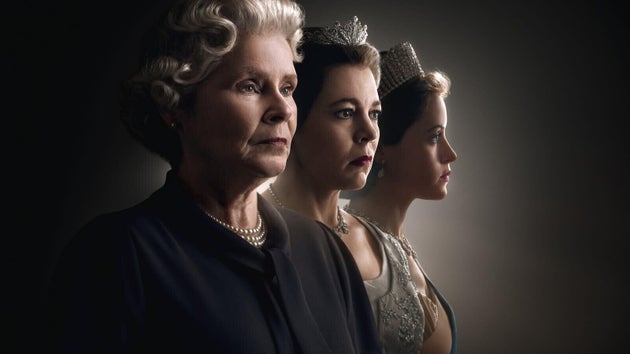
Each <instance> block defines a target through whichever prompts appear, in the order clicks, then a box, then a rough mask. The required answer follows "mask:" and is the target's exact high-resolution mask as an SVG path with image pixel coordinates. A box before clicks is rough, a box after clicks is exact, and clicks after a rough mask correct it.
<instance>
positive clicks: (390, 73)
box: [378, 42, 424, 99]
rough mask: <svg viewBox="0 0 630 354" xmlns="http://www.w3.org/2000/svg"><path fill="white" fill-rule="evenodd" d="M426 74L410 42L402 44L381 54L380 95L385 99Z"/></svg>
mask: <svg viewBox="0 0 630 354" xmlns="http://www.w3.org/2000/svg"><path fill="white" fill-rule="evenodd" d="M422 73H424V71H423V70H422V66H420V60H418V56H417V55H416V52H415V50H413V47H412V46H411V43H409V42H402V43H399V44H397V45H395V46H394V47H392V48H391V49H390V50H388V51H387V52H385V53H383V54H381V83H380V85H379V87H378V94H379V97H380V98H381V99H383V98H384V97H385V96H387V94H389V93H390V92H392V91H393V90H394V89H396V88H398V87H399V86H401V85H403V84H405V83H406V82H408V81H409V80H411V79H413V78H414V77H417V76H419V75H420V74H422Z"/></svg>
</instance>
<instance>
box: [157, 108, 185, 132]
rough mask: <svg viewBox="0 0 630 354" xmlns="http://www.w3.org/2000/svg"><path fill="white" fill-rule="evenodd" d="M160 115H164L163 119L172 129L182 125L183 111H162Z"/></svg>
mask: <svg viewBox="0 0 630 354" xmlns="http://www.w3.org/2000/svg"><path fill="white" fill-rule="evenodd" d="M160 116H161V117H162V121H163V122H164V124H166V126H167V127H169V128H171V129H176V128H178V127H179V126H180V124H181V123H180V122H181V113H179V111H175V112H166V111H161V112H160Z"/></svg>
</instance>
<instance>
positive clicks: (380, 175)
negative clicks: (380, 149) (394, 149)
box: [376, 160, 385, 178]
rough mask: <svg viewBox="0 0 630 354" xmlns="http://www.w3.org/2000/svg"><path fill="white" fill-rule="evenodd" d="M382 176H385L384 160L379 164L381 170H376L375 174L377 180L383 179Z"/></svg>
mask: <svg viewBox="0 0 630 354" xmlns="http://www.w3.org/2000/svg"><path fill="white" fill-rule="evenodd" d="M383 176H385V160H383V161H382V162H381V168H380V169H379V170H378V174H376V177H378V178H383Z"/></svg>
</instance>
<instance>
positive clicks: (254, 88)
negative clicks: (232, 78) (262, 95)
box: [237, 80, 260, 94]
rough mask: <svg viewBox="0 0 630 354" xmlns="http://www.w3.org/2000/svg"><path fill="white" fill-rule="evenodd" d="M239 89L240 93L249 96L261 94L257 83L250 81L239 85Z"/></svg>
mask: <svg viewBox="0 0 630 354" xmlns="http://www.w3.org/2000/svg"><path fill="white" fill-rule="evenodd" d="M237 88H238V90H239V91H241V92H243V93H247V94H251V93H258V92H260V88H259V87H258V85H257V84H256V83H255V82H252V81H249V80H248V81H245V82H243V83H240V84H239V85H237Z"/></svg>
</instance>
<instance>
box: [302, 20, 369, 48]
mask: <svg viewBox="0 0 630 354" xmlns="http://www.w3.org/2000/svg"><path fill="white" fill-rule="evenodd" d="M303 31H304V35H303V41H304V43H314V44H323V45H341V46H358V45H362V44H365V43H366V40H367V36H368V33H367V25H362V24H361V22H359V19H358V18H357V17H356V16H354V17H353V18H352V20H351V21H349V22H348V23H346V24H344V25H341V24H340V23H339V22H338V21H337V22H335V24H334V25H333V26H332V27H306V28H304V29H303Z"/></svg>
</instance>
